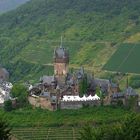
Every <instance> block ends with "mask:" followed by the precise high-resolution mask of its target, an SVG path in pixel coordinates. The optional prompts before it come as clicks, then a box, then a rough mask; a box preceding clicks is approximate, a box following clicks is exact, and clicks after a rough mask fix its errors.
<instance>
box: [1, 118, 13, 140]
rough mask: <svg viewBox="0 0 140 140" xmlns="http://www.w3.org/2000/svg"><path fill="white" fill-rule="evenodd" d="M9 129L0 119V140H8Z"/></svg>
mask: <svg viewBox="0 0 140 140" xmlns="http://www.w3.org/2000/svg"><path fill="white" fill-rule="evenodd" d="M10 132H11V128H10V127H9V124H8V123H7V122H6V121H5V120H4V119H3V118H0V140H9V139H10V136H11V133H10Z"/></svg>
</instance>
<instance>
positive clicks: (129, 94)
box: [123, 87, 138, 96]
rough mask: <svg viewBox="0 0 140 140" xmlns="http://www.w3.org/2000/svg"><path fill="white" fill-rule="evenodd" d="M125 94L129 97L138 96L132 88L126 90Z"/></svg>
mask: <svg viewBox="0 0 140 140" xmlns="http://www.w3.org/2000/svg"><path fill="white" fill-rule="evenodd" d="M123 93H124V94H125V95H127V96H138V94H137V93H136V91H135V90H134V89H133V88H132V87H128V88H126V89H125V90H124V92H123Z"/></svg>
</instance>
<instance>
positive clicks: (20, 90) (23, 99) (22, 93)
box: [11, 84, 28, 107]
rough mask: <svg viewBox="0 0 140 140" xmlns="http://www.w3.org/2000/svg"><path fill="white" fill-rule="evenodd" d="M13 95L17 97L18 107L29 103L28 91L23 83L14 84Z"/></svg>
mask: <svg viewBox="0 0 140 140" xmlns="http://www.w3.org/2000/svg"><path fill="white" fill-rule="evenodd" d="M11 95H12V97H13V98H17V104H18V107H25V106H26V105H27V104H28V99H27V97H28V92H27V89H26V87H25V86H23V85H22V84H14V85H13V88H12V90H11Z"/></svg>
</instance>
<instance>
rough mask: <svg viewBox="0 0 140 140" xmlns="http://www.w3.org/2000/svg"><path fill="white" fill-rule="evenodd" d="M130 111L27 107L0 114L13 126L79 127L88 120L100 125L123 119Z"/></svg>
mask: <svg viewBox="0 0 140 140" xmlns="http://www.w3.org/2000/svg"><path fill="white" fill-rule="evenodd" d="M129 112H130V111H128V110H126V109H123V108H119V107H116V108H112V107H88V108H82V109H79V110H60V111H59V110H58V111H55V112H51V111H48V110H42V109H32V108H30V107H26V108H20V109H16V110H12V111H11V112H5V111H2V110H0V116H3V115H5V117H6V118H7V119H8V120H9V123H10V124H11V126H13V127H38V126H40V127H54V126H55V127H57V126H66V127H67V126H75V127H77V126H81V125H85V124H86V123H87V122H90V123H92V124H95V125H100V124H108V123H113V122H116V121H121V120H122V119H123V118H124V117H125V115H126V114H127V113H129Z"/></svg>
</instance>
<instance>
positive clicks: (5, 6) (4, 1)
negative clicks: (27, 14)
mask: <svg viewBox="0 0 140 140" xmlns="http://www.w3.org/2000/svg"><path fill="white" fill-rule="evenodd" d="M27 1H29V0H0V13H3V12H7V11H9V10H12V9H15V8H16V7H18V6H19V5H21V4H23V3H25V2H27Z"/></svg>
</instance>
